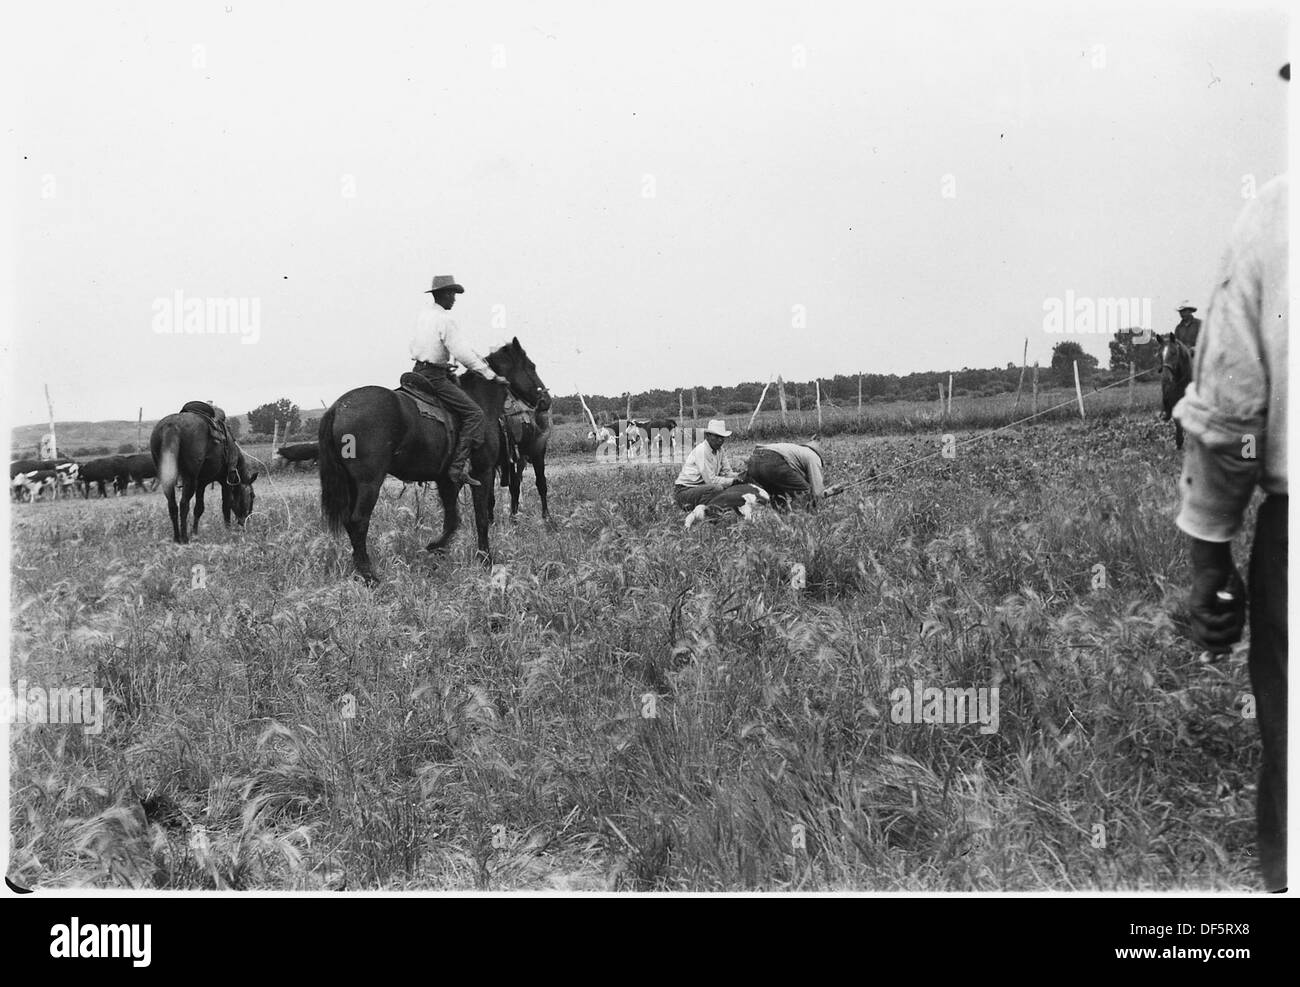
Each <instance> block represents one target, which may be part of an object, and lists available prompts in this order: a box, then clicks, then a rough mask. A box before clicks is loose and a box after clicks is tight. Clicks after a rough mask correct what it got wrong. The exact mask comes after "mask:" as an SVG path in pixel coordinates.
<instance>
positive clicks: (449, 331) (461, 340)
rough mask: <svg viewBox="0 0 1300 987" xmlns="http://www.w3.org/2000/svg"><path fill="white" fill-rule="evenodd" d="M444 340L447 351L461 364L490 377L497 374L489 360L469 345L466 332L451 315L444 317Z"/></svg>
mask: <svg viewBox="0 0 1300 987" xmlns="http://www.w3.org/2000/svg"><path fill="white" fill-rule="evenodd" d="M442 341H443V343H444V344H445V345H446V347H447V352H448V353H450V354H451V355H452V357H453V358H454V359H455V361H456V362H457V363H459V364H460V365H461V366H463V367H466V368H468V369H470V370H473V371H474V372H475V373H478V374H482V375H483V376H484V377H487V378H489V379H490V378H492V377H495V376H496V372H495V371H494V370H493V369H492V368H491V367H489V366H488V365H487V361H486V360H484V359H483V358H482V357H481V356H479V355H478V354H477V353H476V352H474V348H473V347H472V346H470V345H469V342H468V340H466V339H465V335H464V333H462V332H461V329H460V326H458V325H456V320H455V319H452V318H450V317H444V318H443V319H442Z"/></svg>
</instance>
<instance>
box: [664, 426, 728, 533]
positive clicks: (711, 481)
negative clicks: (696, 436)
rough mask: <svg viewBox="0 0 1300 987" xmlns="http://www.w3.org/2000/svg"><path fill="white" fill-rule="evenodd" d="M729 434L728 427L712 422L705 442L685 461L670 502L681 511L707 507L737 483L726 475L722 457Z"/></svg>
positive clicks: (705, 434)
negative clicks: (704, 505)
mask: <svg viewBox="0 0 1300 987" xmlns="http://www.w3.org/2000/svg"><path fill="white" fill-rule="evenodd" d="M730 434H731V433H730V432H729V431H727V423H726V422H725V421H723V420H722V419H721V418H715V419H714V420H713V421H711V422H709V427H708V428H706V429H705V430H704V441H703V442H701V443H700V444H699V445H697V446H696V447H695V448H694V449H692V450H691V452H690V455H688V456H687V457H686V462H685V463H683V464H682V471H681V472H680V473H678V474H677V483H676V485H675V486H674V488H673V498H674V500H676V501H677V506H678V507H680V508H681V509H682V510H684V511H690V510H694V509H695V508H696V507H698V506H699V505H700V504H707V503H708V502H709V501H710V500H712V499H713V498H714V497H716V496H717V495H718V494H720V493H722V491H723V490H726V489H727V487H729V486H731V485H732V484H733V483H735V482H737V477H736V476H734V475H728V474H730V473H731V469H730V466H729V464H728V462H727V460H726V457H724V456H723V455H722V444H723V443H724V442H726V441H727V436H729V435H730Z"/></svg>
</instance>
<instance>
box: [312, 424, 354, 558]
mask: <svg viewBox="0 0 1300 987" xmlns="http://www.w3.org/2000/svg"><path fill="white" fill-rule="evenodd" d="M319 437H320V513H321V517H322V518H323V519H324V521H325V525H326V527H328V528H329V530H330V533H331V534H335V535H337V534H338V533H339V532H341V531H342V530H343V526H344V524H345V523H346V522H347V520H348V518H349V517H350V516H351V514H352V499H353V493H352V478H351V477H350V476H348V471H347V470H346V469H344V467H343V456H342V454H341V453H340V451H339V447H338V443H337V442H336V441H335V439H334V408H333V407H330V408H329V409H328V410H327V411H326V412H325V414H324V415H322V416H321V420H320V432H319Z"/></svg>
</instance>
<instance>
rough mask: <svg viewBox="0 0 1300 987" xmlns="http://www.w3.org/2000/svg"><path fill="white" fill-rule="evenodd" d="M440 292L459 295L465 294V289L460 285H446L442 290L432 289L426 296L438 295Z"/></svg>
mask: <svg viewBox="0 0 1300 987" xmlns="http://www.w3.org/2000/svg"><path fill="white" fill-rule="evenodd" d="M440 291H454V292H455V293H456V294H458V295H463V294H465V289H464V288H462V287H461V286H460V285H458V284H444V285H443V286H442V287H441V288H430V289H429V290H428V291H426V292H425V294H426V295H436V294H437V293H438V292H440Z"/></svg>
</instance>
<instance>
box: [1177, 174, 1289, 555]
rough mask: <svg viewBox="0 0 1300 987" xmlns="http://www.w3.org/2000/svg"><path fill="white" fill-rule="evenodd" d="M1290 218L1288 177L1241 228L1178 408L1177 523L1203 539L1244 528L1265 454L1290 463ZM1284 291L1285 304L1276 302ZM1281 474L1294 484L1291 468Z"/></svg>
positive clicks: (1246, 213) (1269, 190) (1252, 206)
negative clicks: (1181, 442) (1182, 442)
mask: <svg viewBox="0 0 1300 987" xmlns="http://www.w3.org/2000/svg"><path fill="white" fill-rule="evenodd" d="M1279 217H1280V224H1279ZM1285 227H1286V187H1285V183H1283V184H1282V186H1281V188H1280V189H1278V188H1276V187H1274V184H1273V183H1270V185H1269V186H1266V187H1265V189H1264V190H1262V191H1261V194H1260V196H1259V198H1257V199H1255V200H1253V201H1252V202H1251V203H1249V204H1248V205H1247V207H1246V208H1245V209H1244V210H1243V211H1242V214H1241V216H1240V217H1239V218H1238V220H1237V223H1236V225H1235V226H1234V227H1233V232H1232V236H1231V238H1230V240H1229V246H1228V250H1227V252H1226V254H1225V255H1224V258H1223V263H1222V267H1221V270H1220V274H1219V278H1218V283H1217V285H1216V286H1215V289H1214V294H1213V296H1212V298H1211V300H1210V306H1209V311H1208V314H1207V316H1206V319H1205V324H1204V326H1203V329H1202V332H1201V336H1200V339H1199V341H1198V346H1197V352H1196V366H1195V367H1194V368H1193V373H1192V376H1193V382H1192V383H1191V384H1190V385H1188V388H1187V393H1186V394H1185V395H1184V397H1183V399H1182V400H1181V401H1180V402H1178V406H1177V407H1176V408H1175V409H1174V417H1176V418H1177V419H1178V421H1179V422H1180V423H1181V424H1182V426H1183V428H1184V429H1185V430H1186V431H1187V439H1188V441H1187V449H1186V451H1185V454H1184V459H1183V472H1182V478H1181V480H1180V483H1179V489H1180V492H1181V494H1182V509H1181V510H1180V512H1179V514H1178V517H1177V519H1176V521H1175V523H1176V524H1177V525H1178V527H1179V528H1180V529H1181V530H1182V531H1184V532H1185V533H1187V534H1189V535H1191V536H1192V537H1193V538H1198V539H1201V540H1202V541H1209V542H1226V541H1231V540H1232V539H1233V538H1234V537H1235V536H1236V535H1237V534H1238V532H1239V531H1240V530H1241V525H1242V518H1243V516H1244V514H1245V512H1246V507H1247V505H1248V504H1249V503H1250V498H1251V494H1252V493H1253V492H1254V489H1255V485H1256V483H1258V482H1259V481H1260V479H1261V464H1262V461H1263V460H1264V458H1265V456H1266V455H1270V454H1271V459H1273V460H1274V461H1275V462H1278V463H1280V464H1281V467H1280V468H1281V469H1282V470H1285V458H1284V450H1282V449H1270V448H1269V443H1283V444H1284V443H1285V441H1286V431H1285V391H1286V387H1287V366H1286V340H1285V333H1286V319H1287V313H1286V311H1285V308H1286V302H1285V300H1284V299H1285V296H1286V289H1285V277H1286V275H1285V271H1286V243H1285V235H1286V230H1285ZM1279 231H1280V232H1279ZM1279 236H1280V237H1281V242H1280V244H1279ZM1279 246H1280V251H1281V257H1280V265H1279V263H1278V260H1279V258H1278V257H1277V253H1278V251H1279ZM1279 270H1280V271H1281V274H1280V275H1279V273H1278V272H1279ZM1279 276H1280V277H1281V279H1282V281H1283V284H1282V285H1281V291H1280V294H1279V291H1278V288H1279V286H1278V285H1277V284H1276V281H1277V279H1278V277H1279ZM1279 297H1280V298H1282V299H1283V301H1282V302H1281V305H1282V311H1281V312H1273V311H1268V310H1267V309H1270V308H1274V307H1277V304H1278V303H1277V302H1276V299H1277V298H1279ZM1265 299H1268V301H1267V302H1266V301H1265ZM1278 333H1281V335H1282V338H1281V340H1280V353H1281V359H1280V361H1279V359H1278V354H1279V339H1278ZM1270 337H1271V338H1270ZM1279 388H1280V393H1279V391H1278V389H1279ZM1270 410H1272V411H1273V413H1274V415H1275V416H1276V420H1274V421H1270ZM1280 480H1281V483H1282V485H1283V489H1285V473H1283V476H1282V477H1281V478H1280Z"/></svg>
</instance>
